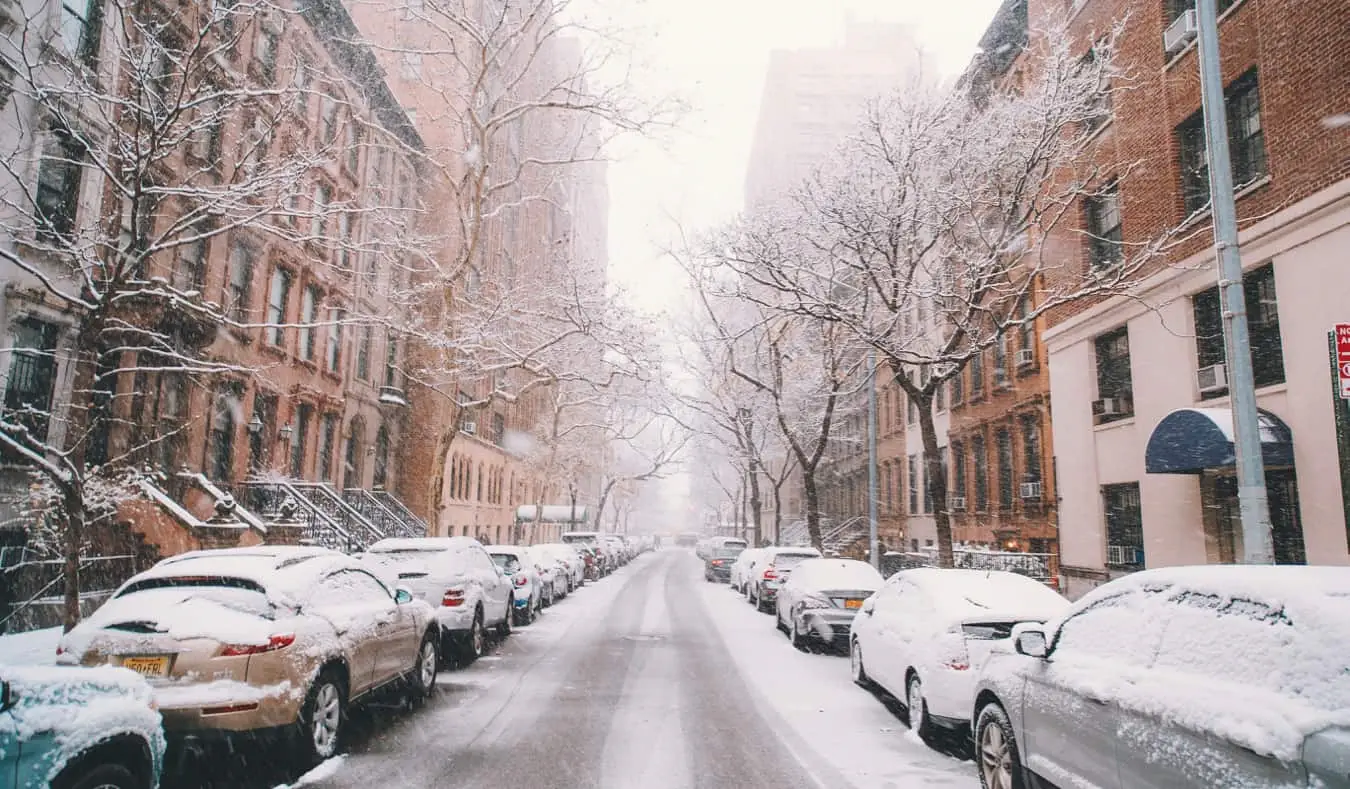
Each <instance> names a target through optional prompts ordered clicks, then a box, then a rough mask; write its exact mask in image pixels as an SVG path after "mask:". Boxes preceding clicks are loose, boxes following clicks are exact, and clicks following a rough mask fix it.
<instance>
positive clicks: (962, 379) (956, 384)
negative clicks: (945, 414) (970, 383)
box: [951, 370, 966, 408]
mask: <svg viewBox="0 0 1350 789" xmlns="http://www.w3.org/2000/svg"><path fill="white" fill-rule="evenodd" d="M951 395H952V396H951V401H952V408H956V407H957V406H958V405H961V403H963V402H965V399H966V371H965V370H957V371H956V374H955V375H953V376H952V391H951Z"/></svg>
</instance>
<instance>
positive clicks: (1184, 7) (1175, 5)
mask: <svg viewBox="0 0 1350 789" xmlns="http://www.w3.org/2000/svg"><path fill="white" fill-rule="evenodd" d="M1236 2H1237V0H1218V2H1217V3H1215V5H1216V6H1217V7H1218V10H1219V13H1220V14H1222V13H1223V12H1224V11H1227V10H1228V9H1229V8H1232V7H1233V4H1234V3H1236ZM1193 8H1195V0H1167V24H1169V25H1170V24H1172V23H1173V22H1175V21H1177V17H1179V16H1181V15H1182V14H1184V13H1186V12H1187V11H1189V10H1191V9H1193Z"/></svg>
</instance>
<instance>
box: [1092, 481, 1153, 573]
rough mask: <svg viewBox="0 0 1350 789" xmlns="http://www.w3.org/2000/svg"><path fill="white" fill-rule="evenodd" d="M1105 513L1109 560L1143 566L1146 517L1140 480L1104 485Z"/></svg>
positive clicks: (1113, 564)
mask: <svg viewBox="0 0 1350 789" xmlns="http://www.w3.org/2000/svg"><path fill="white" fill-rule="evenodd" d="M1102 507H1103V509H1104V510H1105V514H1106V564H1107V565H1108V566H1111V567H1123V568H1128V569H1140V568H1142V567H1143V566H1144V517H1143V511H1142V509H1141V508H1140V505H1139V483H1138V482H1127V483H1124V484H1121V485H1103V486H1102Z"/></svg>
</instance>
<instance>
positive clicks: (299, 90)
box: [291, 64, 312, 122]
mask: <svg viewBox="0 0 1350 789" xmlns="http://www.w3.org/2000/svg"><path fill="white" fill-rule="evenodd" d="M311 81H312V80H311V77H310V75H309V69H308V68H306V67H305V66H304V65H303V64H302V65H297V66H296V67H295V73H293V74H292V75H291V91H292V97H291V111H292V112H294V113H295V114H296V117H298V118H299V119H300V120H301V121H304V122H308V121H309V91H310V83H311Z"/></svg>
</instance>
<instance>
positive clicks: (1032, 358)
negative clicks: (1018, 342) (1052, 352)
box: [1017, 348, 1036, 367]
mask: <svg viewBox="0 0 1350 789" xmlns="http://www.w3.org/2000/svg"><path fill="white" fill-rule="evenodd" d="M1035 363H1036V349H1035V348H1023V349H1021V350H1019V351H1018V352H1017V366H1018V367H1030V366H1031V365H1033V364H1035Z"/></svg>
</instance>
